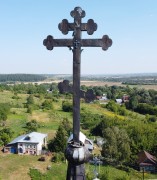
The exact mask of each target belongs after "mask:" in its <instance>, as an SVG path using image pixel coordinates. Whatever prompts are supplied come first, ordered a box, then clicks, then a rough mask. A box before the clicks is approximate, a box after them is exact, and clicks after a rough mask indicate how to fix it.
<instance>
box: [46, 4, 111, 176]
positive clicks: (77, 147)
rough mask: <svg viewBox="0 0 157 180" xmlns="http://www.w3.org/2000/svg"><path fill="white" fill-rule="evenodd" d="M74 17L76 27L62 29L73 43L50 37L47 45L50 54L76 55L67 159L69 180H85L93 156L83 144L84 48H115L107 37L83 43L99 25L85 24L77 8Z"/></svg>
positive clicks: (61, 25) (69, 25)
mask: <svg viewBox="0 0 157 180" xmlns="http://www.w3.org/2000/svg"><path fill="white" fill-rule="evenodd" d="M70 15H71V16H72V17H73V18H74V22H73V23H69V22H68V20H67V19H63V20H62V22H61V23H59V25H58V28H59V30H60V31H61V32H62V33H63V34H64V35H66V34H68V32H69V31H73V39H54V38H53V36H51V35H49V36H47V38H46V39H44V41H43V44H44V46H46V48H47V49H48V50H52V49H53V47H68V48H69V49H71V50H72V52H73V141H72V142H71V143H69V144H68V146H67V149H66V152H65V156H66V158H67V160H68V170H67V180H85V168H84V162H86V161H88V156H89V152H88V150H87V149H86V148H85V147H84V144H83V143H82V142H81V141H80V137H79V134H80V65H81V52H82V49H81V47H102V49H103V50H107V49H108V47H110V46H111V45H112V40H111V39H110V38H109V37H108V36H107V35H104V36H103V37H102V39H82V38H81V35H82V31H87V33H88V35H92V34H93V33H94V31H96V30H97V24H96V23H95V22H94V21H93V19H89V20H88V22H87V23H82V18H84V17H85V11H84V10H82V9H81V8H80V7H75V8H74V10H73V11H71V13H70Z"/></svg>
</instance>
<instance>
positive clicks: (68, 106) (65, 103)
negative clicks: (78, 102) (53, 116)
mask: <svg viewBox="0 0 157 180" xmlns="http://www.w3.org/2000/svg"><path fill="white" fill-rule="evenodd" d="M62 109H63V111H65V112H72V110H73V106H72V103H71V102H69V101H63V103H62Z"/></svg>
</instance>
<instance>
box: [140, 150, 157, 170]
mask: <svg viewBox="0 0 157 180" xmlns="http://www.w3.org/2000/svg"><path fill="white" fill-rule="evenodd" d="M137 164H138V166H139V170H140V171H144V172H151V173H155V172H156V171H157V158H156V157H154V156H152V155H151V154H149V153H148V152H146V151H141V152H140V153H139V154H138V160H137Z"/></svg>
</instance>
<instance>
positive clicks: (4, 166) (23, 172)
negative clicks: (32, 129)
mask: <svg viewBox="0 0 157 180" xmlns="http://www.w3.org/2000/svg"><path fill="white" fill-rule="evenodd" d="M38 158H39V156H18V155H14V154H0V177H1V179H2V180H15V179H16V180H30V179H31V178H30V176H29V173H30V168H31V169H33V171H32V172H31V174H32V175H34V176H36V178H32V180H38V178H37V177H38V175H39V174H41V175H42V176H40V178H39V179H41V180H65V178H66V172H67V164H66V163H65V162H64V163H62V162H59V163H53V162H51V161H50V158H47V159H46V161H45V162H40V161H38ZM48 166H51V169H50V170H47V167H48ZM95 168H96V170H97V172H98V174H99V178H100V179H101V180H105V179H103V178H104V177H107V178H108V180H141V179H142V173H140V172H137V171H134V170H133V171H130V173H128V172H125V171H122V170H119V169H116V168H114V167H111V166H96V167H95V166H93V165H90V164H85V169H86V178H87V180H93V179H94V169H95ZM44 177H46V178H44ZM155 178H157V176H156V175H152V174H145V179H155Z"/></svg>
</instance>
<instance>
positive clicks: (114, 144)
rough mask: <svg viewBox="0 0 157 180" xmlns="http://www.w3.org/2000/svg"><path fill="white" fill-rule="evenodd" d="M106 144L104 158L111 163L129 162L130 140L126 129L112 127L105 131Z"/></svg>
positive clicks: (103, 150)
mask: <svg viewBox="0 0 157 180" xmlns="http://www.w3.org/2000/svg"><path fill="white" fill-rule="evenodd" d="M103 136H104V141H105V142H104V144H103V148H102V156H104V157H105V158H107V159H108V160H109V161H111V162H114V163H115V162H116V163H122V162H126V161H128V160H129V157H130V154H131V151H130V145H129V142H130V139H129V136H128V134H127V132H126V131H125V130H124V129H119V128H118V127H111V128H109V127H108V128H106V129H104V132H103Z"/></svg>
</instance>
